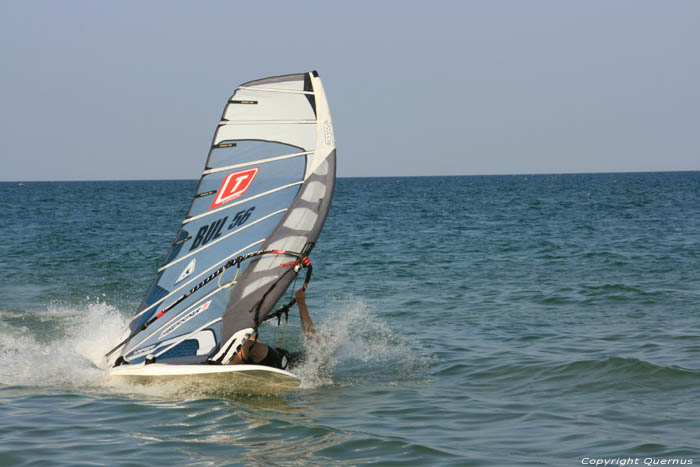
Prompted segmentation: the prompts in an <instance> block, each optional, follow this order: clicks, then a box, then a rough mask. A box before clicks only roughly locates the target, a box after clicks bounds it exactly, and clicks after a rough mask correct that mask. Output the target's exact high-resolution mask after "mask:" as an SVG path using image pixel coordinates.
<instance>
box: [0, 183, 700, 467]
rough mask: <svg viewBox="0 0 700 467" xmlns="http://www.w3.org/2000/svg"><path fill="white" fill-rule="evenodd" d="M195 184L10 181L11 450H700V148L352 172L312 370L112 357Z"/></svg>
mask: <svg viewBox="0 0 700 467" xmlns="http://www.w3.org/2000/svg"><path fill="white" fill-rule="evenodd" d="M196 185H197V181H195V180H175V181H163V180H161V181H85V182H11V183H10V182H5V183H0V219H1V221H0V238H1V241H0V274H1V277H2V280H1V281H0V465H2V466H15V465H17V466H57V465H69V466H77V465H106V466H122V465H124V466H153V465H174V466H180V465H182V466H185V465H186V466H228V465H265V466H267V465H303V466H307V465H319V466H326V465H367V464H376V465H401V466H403V465H447V466H451V465H458V466H472V465H473V466H479V465H493V466H510V465H515V466H519V465H536V466H542V465H545V466H546V465H552V466H566V465H571V466H575V465H620V466H621V465H692V464H700V172H672V173H609V174H567V175H513V176H453V177H387V178H339V179H338V180H337V185H336V191H335V195H334V199H333V204H332V207H331V210H330V214H329V217H328V219H327V222H326V225H325V227H324V230H323V232H322V233H321V236H320V238H319V240H318V243H317V246H316V248H315V250H314V251H313V254H312V255H311V260H312V262H313V265H314V274H313V280H312V282H311V284H310V285H309V289H308V291H307V302H308V305H309V309H310V312H311V317H312V319H313V320H314V322H315V324H316V327H317V330H318V331H319V332H320V333H322V334H323V335H324V336H325V339H324V340H323V341H322V344H318V345H316V347H314V348H308V349H306V350H307V352H308V353H309V358H308V359H307V361H306V362H305V363H304V364H303V365H302V366H301V367H299V369H298V370H297V371H298V373H299V375H300V376H301V379H302V384H301V386H300V387H299V388H298V389H296V390H293V391H291V392H288V393H286V394H283V395H280V396H272V395H249V394H237V393H227V392H207V391H206V390H202V389H201V388H197V387H188V386H187V385H181V386H175V385H169V384H153V385H136V384H133V385H131V384H128V383H120V382H116V381H113V380H110V379H109V378H108V376H107V373H106V362H105V359H104V353H105V352H106V351H107V350H108V349H110V348H111V347H112V346H113V345H115V344H116V343H117V342H118V340H119V338H120V336H121V334H122V332H123V330H124V328H125V327H126V325H127V323H128V322H129V320H130V317H131V316H133V315H134V313H135V311H136V309H137V307H138V305H139V303H140V301H141V299H142V298H143V295H144V294H145V292H146V289H147V288H148V286H149V285H150V282H151V280H152V278H153V276H154V274H155V270H156V268H157V267H158V266H159V265H160V264H161V262H162V261H163V259H164V257H165V255H166V253H167V250H168V247H169V245H170V243H171V242H172V241H173V239H174V237H175V234H176V232H177V230H178V227H179V225H180V221H181V219H182V218H183V217H184V215H185V213H186V211H187V209H188V207H189V203H190V200H191V197H192V195H193V193H194V191H195V188H196ZM297 286H298V284H297ZM292 292H293V291H290V293H292ZM280 326H281V328H277V323H276V320H273V322H272V323H271V324H269V325H268V326H267V327H266V329H265V330H264V332H267V333H269V335H270V336H276V337H270V339H273V338H280V339H282V337H281V336H284V339H286V342H285V345H286V346H287V347H288V348H289V349H290V350H302V348H303V347H304V346H305V345H308V344H305V342H304V340H303V339H301V338H300V334H301V330H300V324H299V319H298V314H297V313H296V312H294V311H293V312H292V313H291V314H290V319H289V323H288V324H287V325H286V326H285V324H284V320H282V322H281V323H280Z"/></svg>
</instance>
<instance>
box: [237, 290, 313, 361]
mask: <svg viewBox="0 0 700 467" xmlns="http://www.w3.org/2000/svg"><path fill="white" fill-rule="evenodd" d="M295 298H296V302H297V305H298V307H299V318H300V319H301V329H302V331H303V332H304V336H306V338H307V339H311V338H312V337H313V336H314V335H315V334H316V328H315V327H314V323H313V321H311V316H309V309H308V308H307V306H306V292H305V291H304V289H299V291H297V293H296V295H295ZM301 358H302V353H301V352H289V351H287V350H285V349H282V348H280V347H276V348H273V347H271V346H269V345H267V344H264V343H262V342H260V341H257V340H255V338H254V337H251V338H249V339H248V340H247V341H246V343H245V344H243V347H241V350H240V351H239V352H238V353H237V354H236V355H235V356H234V357H233V359H231V362H230V363H229V365H240V364H244V363H248V364H253V365H265V366H271V367H274V368H279V369H282V370H284V369H286V368H287V367H288V366H289V365H293V364H295V363H297V362H298V361H299V360H301Z"/></svg>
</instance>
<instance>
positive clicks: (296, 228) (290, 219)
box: [221, 151, 335, 342]
mask: <svg viewBox="0 0 700 467" xmlns="http://www.w3.org/2000/svg"><path fill="white" fill-rule="evenodd" d="M334 185H335V151H333V152H332V153H331V154H330V156H328V158H327V159H326V161H325V162H324V163H322V164H321V165H320V166H319V167H318V168H317V170H316V172H314V173H313V174H311V176H310V177H309V178H308V179H307V180H306V181H305V182H304V185H303V186H302V188H301V190H300V191H299V195H298V197H297V199H296V200H295V201H294V203H292V206H291V207H290V208H289V210H288V211H287V213H286V214H285V217H284V219H283V220H282V222H281V223H280V224H279V225H278V226H277V228H276V229H275V231H274V232H272V234H270V236H269V237H268V239H267V241H266V242H265V245H264V246H263V247H262V249H264V250H274V249H281V250H288V251H295V252H301V251H302V250H303V249H304V247H305V246H306V245H307V244H308V243H310V242H311V243H313V242H315V241H316V239H317V238H318V235H319V233H320V232H321V229H322V227H323V224H324V222H325V220H326V216H327V215H328V209H329V207H330V203H331V198H332V195H333V188H334ZM284 262H287V261H280V260H279V258H275V257H274V256H271V257H262V258H260V259H258V260H256V261H254V262H253V263H252V264H251V265H250V266H248V268H247V269H246V270H245V272H244V273H243V275H242V277H241V280H240V281H239V284H238V285H237V287H236V289H235V290H234V291H233V293H232V294H231V298H230V300H229V302H228V305H227V307H226V312H225V313H224V316H223V329H222V336H221V338H222V340H223V342H226V341H227V340H228V339H229V338H230V337H231V336H233V335H234V334H235V333H236V332H238V331H239V330H241V329H246V328H257V326H258V325H259V324H260V323H261V322H262V321H264V319H265V317H266V316H267V314H268V313H269V312H270V311H271V310H272V308H273V307H274V306H275V304H276V303H277V301H278V300H279V298H280V297H281V296H282V294H283V293H284V292H285V290H286V289H287V287H288V286H289V284H290V283H291V282H292V280H294V277H295V274H293V273H288V271H289V268H288V267H285V266H281V265H280V263H284Z"/></svg>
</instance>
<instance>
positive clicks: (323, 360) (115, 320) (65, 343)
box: [0, 299, 427, 398]
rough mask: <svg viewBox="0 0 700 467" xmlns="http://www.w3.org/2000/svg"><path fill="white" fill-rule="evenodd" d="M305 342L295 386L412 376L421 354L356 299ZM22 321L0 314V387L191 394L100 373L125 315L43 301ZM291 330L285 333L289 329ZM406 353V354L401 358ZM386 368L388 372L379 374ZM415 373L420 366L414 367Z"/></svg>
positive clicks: (192, 392)
mask: <svg viewBox="0 0 700 467" xmlns="http://www.w3.org/2000/svg"><path fill="white" fill-rule="evenodd" d="M331 308H332V309H330V310H328V312H327V313H325V319H324V320H322V321H321V322H320V323H318V326H317V336H318V337H317V338H316V339H313V340H310V341H306V342H304V343H303V344H302V345H303V347H304V353H305V355H306V356H305V359H304V361H303V362H301V363H300V364H299V365H298V366H297V367H296V368H293V369H292V371H293V372H294V373H296V374H297V375H299V376H300V377H301V380H302V384H301V388H302V389H313V388H319V387H323V386H328V385H333V384H343V385H345V384H355V383H356V382H358V381H360V380H363V381H366V379H367V378H376V379H378V380H381V379H382V378H386V377H387V375H389V374H390V375H391V377H392V378H397V377H398V378H400V377H401V375H415V373H416V371H419V367H420V366H424V364H425V362H426V361H427V359H422V360H421V359H416V358H415V355H416V348H415V347H414V346H409V344H408V341H407V340H406V339H405V338H402V337H401V336H397V335H396V334H395V333H394V332H393V331H392V330H391V329H390V328H389V326H387V325H386V324H385V323H384V322H383V321H382V320H380V319H378V318H377V317H375V316H373V315H372V312H371V310H370V308H369V307H368V306H367V304H365V303H364V302H362V301H361V300H356V299H346V301H344V302H338V303H336V304H335V305H332V306H331ZM31 318H32V322H31V324H29V326H27V325H19V326H18V325H16V324H11V323H10V322H8V321H7V320H5V319H1V317H0V385H4V386H35V387H44V388H52V387H53V388H64V389H66V388H68V389H76V388H82V389H92V390H99V391H110V392H112V391H114V392H119V393H139V394H144V395H153V396H175V395H177V396H185V397H188V398H191V397H198V396H201V395H202V394H199V391H198V390H197V388H193V387H189V388H188V387H184V386H179V385H175V384H173V383H172V382H170V383H169V384H167V385H166V384H162V385H159V384H151V385H148V386H142V385H133V384H127V383H124V382H117V381H114V380H111V379H110V378H109V377H108V376H107V371H106V370H107V359H106V358H105V356H104V355H105V353H106V352H107V351H109V350H110V348H111V347H112V346H113V345H114V343H115V342H118V341H119V339H120V336H121V335H122V333H123V331H124V329H125V327H126V326H127V324H128V321H129V319H128V318H127V317H125V316H124V315H123V314H121V313H120V312H119V311H118V310H117V309H116V308H115V307H113V306H111V305H108V304H106V303H103V302H95V303H88V304H87V305H86V306H85V307H84V308H83V307H78V308H76V307H70V306H50V307H48V308H47V310H46V311H35V312H31ZM292 332H293V331H292ZM406 355H412V358H411V359H410V360H406V358H405V356H406ZM387 368H390V369H391V370H390V371H387ZM419 372H420V371H419Z"/></svg>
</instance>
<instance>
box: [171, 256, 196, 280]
mask: <svg viewBox="0 0 700 467" xmlns="http://www.w3.org/2000/svg"><path fill="white" fill-rule="evenodd" d="M196 264H197V260H196V259H195V258H192V261H190V263H189V264H188V265H187V267H185V269H184V270H183V271H182V274H180V277H178V278H177V280H176V281H175V283H176V284H177V283H178V282H181V281H182V280H184V279H185V278H187V277H188V276H189V275H190V274H192V273H193V272H194V268H195V265H196Z"/></svg>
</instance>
